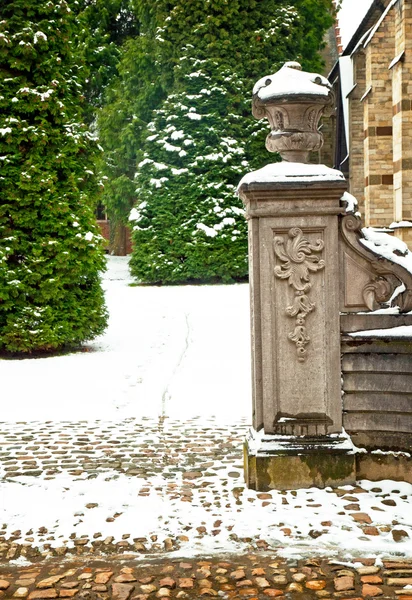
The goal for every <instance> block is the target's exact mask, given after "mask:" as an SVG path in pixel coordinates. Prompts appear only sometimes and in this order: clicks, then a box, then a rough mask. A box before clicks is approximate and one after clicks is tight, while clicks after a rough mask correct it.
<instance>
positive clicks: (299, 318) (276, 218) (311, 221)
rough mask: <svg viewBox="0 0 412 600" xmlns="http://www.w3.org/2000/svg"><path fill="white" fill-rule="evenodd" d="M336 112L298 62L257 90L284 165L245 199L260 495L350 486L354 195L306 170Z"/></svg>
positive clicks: (244, 193) (258, 176) (255, 176)
mask: <svg viewBox="0 0 412 600" xmlns="http://www.w3.org/2000/svg"><path fill="white" fill-rule="evenodd" d="M331 102H332V92H331V89H330V85H329V83H328V81H327V80H326V79H325V78H323V77H321V76H320V75H315V74H312V73H305V72H302V71H301V67H300V65H299V64H297V63H286V65H285V66H284V67H282V69H280V71H278V72H277V73H276V74H274V75H271V76H269V77H264V78H263V79H261V80H260V81H258V82H257V84H256V85H255V87H254V90H253V114H254V116H255V117H256V118H262V117H266V118H267V119H268V120H269V123H270V127H271V132H270V133H269V135H268V137H267V140H266V147H267V149H268V150H269V151H272V152H280V154H281V156H282V159H283V161H282V162H280V163H275V164H269V165H267V166H266V167H264V168H262V169H260V170H259V171H255V172H252V173H249V174H247V175H246V176H245V177H244V178H243V179H242V181H241V182H240V184H239V188H238V191H239V194H240V196H241V198H242V199H243V202H244V204H245V207H246V216H247V218H248V221H249V260H250V289H251V327H252V380H253V428H252V430H251V431H250V435H249V437H248V439H247V441H246V444H245V465H246V479H247V483H248V485H249V486H250V487H251V488H255V489H259V490H267V489H272V488H275V489H293V488H296V487H307V486H311V485H317V486H319V487H324V486H326V485H331V484H344V483H345V484H346V483H353V482H354V481H355V462H354V454H353V449H352V444H351V442H350V440H349V438H348V437H347V436H346V435H345V434H344V432H343V431H342V398H341V366H340V323H339V251H338V215H339V214H342V207H341V204H340V199H341V197H342V194H343V193H344V191H345V190H346V188H347V185H346V181H345V180H344V177H343V175H342V173H341V172H340V171H336V170H333V169H330V168H328V167H325V166H324V165H311V164H308V156H309V152H311V151H316V150H318V149H319V148H320V147H321V144H322V136H321V134H320V133H319V132H318V129H317V126H318V121H319V119H320V117H321V115H322V112H323V110H324V108H325V107H326V106H327V105H328V104H330V103H331Z"/></svg>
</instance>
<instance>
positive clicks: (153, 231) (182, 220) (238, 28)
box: [108, 0, 332, 283]
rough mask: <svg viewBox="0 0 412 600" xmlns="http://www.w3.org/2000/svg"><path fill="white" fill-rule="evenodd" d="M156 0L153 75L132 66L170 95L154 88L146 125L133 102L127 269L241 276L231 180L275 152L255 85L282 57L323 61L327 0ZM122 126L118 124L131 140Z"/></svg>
mask: <svg viewBox="0 0 412 600" xmlns="http://www.w3.org/2000/svg"><path fill="white" fill-rule="evenodd" d="M142 3H143V4H144V2H143V0H142V1H141V2H140V4H142ZM138 4H139V2H138ZM151 6H152V9H151V12H150V11H149V16H148V18H149V17H150V18H149V22H150V23H151V24H152V25H151V27H152V31H151V35H150V40H151V44H152V45H153V58H154V59H155V60H153V64H154V68H153V70H152V72H153V79H152V81H149V82H147V83H146V85H145V86H144V87H143V88H142V87H139V83H138V81H139V80H138V78H137V77H136V73H135V74H134V77H135V81H136V88H135V89H136V90H137V94H138V95H139V94H140V95H142V94H143V92H144V91H145V89H146V90H147V89H152V90H154V89H156V88H157V86H158V85H159V82H160V83H161V85H162V86H163V94H164V99H163V100H162V95H161V94H160V93H158V95H157V100H158V102H157V106H156V105H155V106H152V109H153V110H152V113H151V117H150V120H149V122H147V111H146V114H145V118H144V119H143V121H146V124H145V126H144V127H143V128H142V125H141V121H139V112H138V110H137V111H136V112H135V113H134V114H133V115H130V113H129V121H128V123H129V131H130V127H132V125H133V123H134V122H135V123H138V125H139V128H140V129H139V134H138V136H139V137H138V138H136V139H137V140H138V144H136V145H135V146H133V147H134V149H135V153H136V160H137V168H136V171H135V174H134V179H133V177H130V176H129V179H128V180H129V182H130V186H129V187H128V189H129V197H130V196H131V189H132V185H133V187H134V194H135V197H136V203H135V208H134V209H133V210H132V212H131V214H130V220H131V224H132V226H133V230H134V231H133V243H134V249H133V255H132V259H131V263H130V266H131V271H132V274H133V275H135V276H136V277H137V278H138V280H140V281H142V282H146V283H182V282H187V281H202V282H205V281H216V280H218V281H224V282H228V281H233V280H235V281H236V280H239V279H242V278H244V277H245V276H246V275H247V271H248V266H247V227H246V223H245V219H244V215H243V207H242V205H241V202H240V200H239V199H238V198H237V197H236V194H235V187H236V185H237V183H238V181H239V180H240V178H241V176H242V174H244V173H246V172H248V171H250V170H252V169H255V168H258V167H261V166H263V165H264V164H266V163H268V162H271V161H273V160H276V157H273V156H272V157H270V156H269V155H268V154H267V151H266V150H265V145H264V139H265V136H266V134H267V126H266V124H263V123H262V122H257V121H255V120H254V119H253V117H252V115H251V106H250V103H251V90H252V87H253V85H254V83H255V82H256V81H257V80H258V79H259V78H260V77H262V76H263V75H265V74H270V73H273V72H275V71H276V70H277V69H279V68H280V67H281V66H282V64H283V63H284V62H285V61H287V60H299V61H300V62H301V63H302V66H303V68H304V69H318V68H320V66H321V65H320V58H319V54H318V50H319V48H320V47H321V45H322V38H323V34H324V32H325V30H326V29H327V27H329V26H330V25H331V23H332V2H331V0H317V1H314V0H294V1H293V0H292V1H291V2H283V1H282V0H262V1H257V0H230V1H229V2H228V1H227V0H175V1H174V2H173V5H171V4H170V3H169V2H167V1H162V0H158V1H157V2H155V3H154V4H153V5H151ZM150 19H151V20H150ZM153 21H155V22H156V23H157V25H158V26H157V28H153ZM141 33H143V38H144V32H143V31H142V32H141ZM129 62H130V57H129ZM136 64H138V61H136ZM129 73H130V71H129ZM146 81H147V80H146ZM123 106H125V104H123ZM135 107H136V105H135ZM137 108H138V107H137ZM125 122H126V121H125ZM123 131H126V127H125V128H124V129H123ZM121 135H122V134H121V129H120V130H119V136H120V138H121V139H123V142H124V139H125V138H122V137H121ZM119 145H120V144H118V145H117V147H119ZM136 146H140V148H136ZM111 156H112V158H115V154H114V153H113V154H112V155H111ZM115 162H116V161H114V163H115ZM117 164H118V165H119V164H120V163H119V162H118V163H117ZM112 167H114V165H112ZM108 172H109V174H110V168H109V171H108ZM113 172H114V168H113ZM126 177H127V176H126ZM118 181H119V179H118Z"/></svg>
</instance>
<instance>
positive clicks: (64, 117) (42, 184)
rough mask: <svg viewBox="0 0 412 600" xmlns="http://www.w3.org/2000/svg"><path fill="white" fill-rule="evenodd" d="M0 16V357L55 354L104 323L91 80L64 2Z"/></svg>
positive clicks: (21, 3)
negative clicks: (86, 116)
mask: <svg viewBox="0 0 412 600" xmlns="http://www.w3.org/2000/svg"><path fill="white" fill-rule="evenodd" d="M2 18H3V20H2V21H0V65H1V67H0V115H1V117H0V161H1V165H2V168H1V176H0V350H7V351H11V352H31V351H39V350H52V349H57V348H61V347H64V346H67V345H73V344H78V343H79V342H82V341H84V340H87V339H90V338H92V337H94V336H96V335H98V334H100V333H102V331H103V330H104V328H105V325H106V321H107V314H106V309H105V306H104V299H103V292H102V289H101V285H100V276H99V271H101V270H103V269H104V256H103V252H102V248H101V237H100V234H99V232H98V230H97V227H96V223H95V217H94V207H95V202H96V197H97V193H98V189H99V185H98V182H97V180H96V177H95V175H94V162H95V156H96V154H97V153H98V150H97V143H96V140H95V139H94V137H93V136H92V135H91V133H90V132H89V130H88V128H87V127H86V126H85V125H84V123H83V121H82V114H83V109H82V106H81V105H82V95H81V91H82V89H83V87H84V82H85V79H86V78H87V74H88V73H87V69H86V68H85V66H84V64H82V62H81V52H80V51H78V49H77V48H76V45H75V43H74V40H76V39H77V33H78V29H77V27H78V24H77V20H76V18H75V15H74V13H73V12H72V11H71V10H70V7H69V5H68V4H67V3H66V2H65V0H54V1H53V2H52V1H48V2H38V1H37V0H11V1H9V2H8V4H7V5H6V7H3V9H2Z"/></svg>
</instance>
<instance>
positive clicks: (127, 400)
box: [0, 257, 251, 421]
mask: <svg viewBox="0 0 412 600" xmlns="http://www.w3.org/2000/svg"><path fill="white" fill-rule="evenodd" d="M132 282H133V280H132V279H131V278H130V275H129V272H128V267H127V259H125V258H122V257H109V260H108V271H107V272H106V273H105V276H104V287H105V290H106V298H107V304H108V308H109V312H110V323H109V327H108V329H107V331H106V333H105V334H104V335H102V336H101V337H99V338H98V339H96V340H95V341H94V342H93V343H90V344H88V346H87V347H86V348H85V350H87V352H80V353H76V354H68V355H66V356H56V357H52V358H38V359H25V360H10V361H4V360H3V361H0V381H1V384H2V393H3V395H4V396H3V398H4V400H3V402H2V408H1V420H2V421H10V420H11V421H14V420H16V421H21V420H23V419H24V420H36V421H37V420H46V421H48V420H74V421H77V420H85V419H111V420H121V419H124V418H126V417H142V416H150V417H156V416H161V415H163V416H168V417H172V418H180V417H185V418H190V417H193V416H198V415H206V416H211V415H215V416H218V417H219V418H222V419H229V420H231V421H233V419H234V418H236V419H237V418H239V417H245V416H246V417H249V415H250V413H251V403H250V397H251V391H250V390H251V388H250V343H249V291H248V286H247V285H246V284H243V285H226V286H197V287H195V286H171V287H130V285H129V284H131V283H132Z"/></svg>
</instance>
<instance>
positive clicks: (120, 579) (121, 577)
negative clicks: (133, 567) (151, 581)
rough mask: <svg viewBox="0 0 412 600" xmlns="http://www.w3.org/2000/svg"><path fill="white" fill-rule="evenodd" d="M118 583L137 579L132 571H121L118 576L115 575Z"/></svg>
mask: <svg viewBox="0 0 412 600" xmlns="http://www.w3.org/2000/svg"><path fill="white" fill-rule="evenodd" d="M114 580H115V582H116V583H130V582H132V581H137V579H136V577H134V575H133V574H132V573H121V574H120V575H118V576H117V577H115V579H114Z"/></svg>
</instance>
